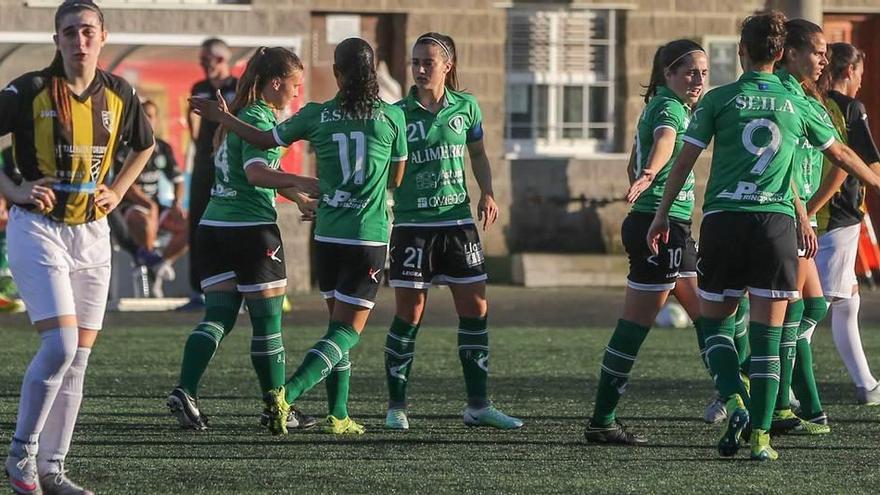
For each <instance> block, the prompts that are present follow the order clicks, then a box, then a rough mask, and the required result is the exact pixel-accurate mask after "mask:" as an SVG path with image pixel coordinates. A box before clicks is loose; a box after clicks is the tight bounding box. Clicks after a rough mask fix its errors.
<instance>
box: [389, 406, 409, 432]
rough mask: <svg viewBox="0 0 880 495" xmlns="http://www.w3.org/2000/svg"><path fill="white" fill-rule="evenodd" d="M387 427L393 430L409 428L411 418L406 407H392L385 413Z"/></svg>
mask: <svg viewBox="0 0 880 495" xmlns="http://www.w3.org/2000/svg"><path fill="white" fill-rule="evenodd" d="M385 428H389V429H391V430H408V429H409V419H408V418H407V417H406V409H399V408H392V409H389V410H388V414H386V415H385Z"/></svg>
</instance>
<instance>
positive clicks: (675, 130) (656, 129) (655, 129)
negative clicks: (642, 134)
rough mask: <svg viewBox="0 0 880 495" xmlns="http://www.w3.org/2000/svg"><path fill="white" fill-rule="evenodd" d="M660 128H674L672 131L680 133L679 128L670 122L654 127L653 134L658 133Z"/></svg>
mask: <svg viewBox="0 0 880 495" xmlns="http://www.w3.org/2000/svg"><path fill="white" fill-rule="evenodd" d="M660 129H672V132H675V133H678V129H676V128H675V127H672V126H671V125H669V124H660V125H658V126H657V127H655V128H654V132H653V133H652V134H654V133H656V132H657V131H659V130H660Z"/></svg>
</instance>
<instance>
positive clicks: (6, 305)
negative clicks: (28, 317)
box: [0, 294, 24, 313]
mask: <svg viewBox="0 0 880 495" xmlns="http://www.w3.org/2000/svg"><path fill="white" fill-rule="evenodd" d="M22 311H24V304H23V303H22V302H21V299H15V298H12V297H9V296H7V295H5V294H0V313H21V312H22Z"/></svg>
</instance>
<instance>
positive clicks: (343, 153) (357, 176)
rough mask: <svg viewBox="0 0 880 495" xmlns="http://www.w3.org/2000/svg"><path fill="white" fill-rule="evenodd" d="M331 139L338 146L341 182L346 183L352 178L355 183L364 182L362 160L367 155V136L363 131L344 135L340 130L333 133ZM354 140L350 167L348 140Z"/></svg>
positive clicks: (363, 160)
mask: <svg viewBox="0 0 880 495" xmlns="http://www.w3.org/2000/svg"><path fill="white" fill-rule="evenodd" d="M332 137H333V141H335V142H336V144H337V145H338V146H339V164H340V166H342V184H340V185H344V184H348V181H350V180H351V179H352V178H354V183H355V184H356V185H362V184H363V183H364V174H365V172H364V162H365V161H366V155H367V138H366V136H364V133H363V132H360V131H353V132H350V133H348V135H346V134H345V133H342V132H335V133H333V136H332ZM352 141H353V142H354V169H352V167H351V156H350V155H349V148H350V147H349V142H352Z"/></svg>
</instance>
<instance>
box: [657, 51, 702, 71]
mask: <svg viewBox="0 0 880 495" xmlns="http://www.w3.org/2000/svg"><path fill="white" fill-rule="evenodd" d="M697 52H702V53H706V52H705V51H704V50H703V49H702V48H698V49H696V50H691V51H689V52H684V53H682V54H681V55H679V56H678V57H676V59H675V60H673V61H672V62H669V65H667V66H666V67H664V69H668V68H670V67H672V66H673V65H675V64H676V62H678V61H679V60H681V59H683V58H684V57H687V56H688V55H690V54H691V53H697Z"/></svg>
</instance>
